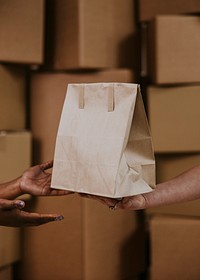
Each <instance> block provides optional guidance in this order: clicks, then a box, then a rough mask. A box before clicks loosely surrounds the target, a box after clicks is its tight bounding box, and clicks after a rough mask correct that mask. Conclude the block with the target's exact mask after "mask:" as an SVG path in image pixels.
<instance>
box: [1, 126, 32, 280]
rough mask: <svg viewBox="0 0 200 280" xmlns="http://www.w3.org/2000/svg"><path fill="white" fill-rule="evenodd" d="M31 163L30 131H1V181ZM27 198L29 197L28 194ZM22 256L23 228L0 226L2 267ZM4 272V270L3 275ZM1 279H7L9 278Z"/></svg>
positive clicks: (5, 180)
mask: <svg viewBox="0 0 200 280" xmlns="http://www.w3.org/2000/svg"><path fill="white" fill-rule="evenodd" d="M30 164H31V134H30V132H28V131H18V132H17V131H15V132H2V133H0V166H1V172H0V183H2V182H7V181H10V180H13V179H14V178H17V177H18V176H20V175H21V174H22V172H23V171H24V170H26V169H27V168H28V167H30ZM22 198H23V197H22ZM25 198H27V195H26V197H25ZM20 258H21V229H19V228H10V227H0V267H3V266H5V265H9V264H12V263H14V262H16V261H19V260H20ZM3 273H4V272H3V271H2V275H3ZM5 273H6V272H5ZM0 275H1V272H0ZM0 279H6V280H7V279H9V278H0Z"/></svg>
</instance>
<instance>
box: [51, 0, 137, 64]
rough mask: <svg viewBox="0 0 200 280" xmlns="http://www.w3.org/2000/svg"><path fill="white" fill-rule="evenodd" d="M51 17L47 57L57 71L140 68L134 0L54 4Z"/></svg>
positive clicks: (61, 0) (63, 1)
mask: <svg viewBox="0 0 200 280" xmlns="http://www.w3.org/2000/svg"><path fill="white" fill-rule="evenodd" d="M49 2H50V1H49ZM50 4H52V3H48V1H47V5H50ZM48 17H49V28H47V31H50V32H51V33H50V34H49V36H48V39H47V41H48V43H47V53H48V54H47V57H48V60H49V59H50V60H51V59H53V61H52V63H51V64H52V66H53V68H54V69H85V68H89V69H91V68H93V69H94V68H95V69H96V68H117V67H131V68H132V67H133V66H135V67H136V64H137V63H138V58H139V56H138V52H139V44H138V42H139V40H138V38H137V32H136V31H137V28H136V24H135V5H134V1H132V0H126V1H125V2H124V1H123V0H101V1H94V0H83V1H80V0H74V1H66V0H60V1H53V7H49V12H48ZM137 66H138V65H137Z"/></svg>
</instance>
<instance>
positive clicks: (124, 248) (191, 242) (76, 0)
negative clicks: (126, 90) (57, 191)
mask: <svg viewBox="0 0 200 280" xmlns="http://www.w3.org/2000/svg"><path fill="white" fill-rule="evenodd" d="M199 13H200V3H199V1H198V0H191V1H183V0H173V1H172V0H170V1H164V0H151V1H148V0H126V1H124V0H101V1H99V0H82V1H81V0H46V1H45V0H29V1H25V0H14V1H13V0H6V1H3V0H0V108H1V118H0V163H1V172H0V173H1V174H0V182H4V181H7V180H11V179H12V178H14V177H16V176H19V175H20V174H21V173H22V172H23V171H24V169H26V168H28V167H29V166H31V165H33V164H38V163H40V162H43V161H46V160H49V159H52V158H53V153H54V145H55V138H56V133H57V128H58V123H59V118H60V114H61V109H62V104H63V101H64V96H65V93H66V88H67V84H68V83H80V82H81V83H84V82H132V83H140V84H141V88H142V95H143V99H144V102H145V108H146V111H147V114H148V119H149V123H150V128H151V131H152V137H153V142H154V148H155V155H156V168H157V174H156V175H157V182H158V183H159V182H162V181H165V180H169V179H170V178H172V177H174V176H177V175H178V174H180V173H181V172H183V171H185V170H187V169H189V168H191V167H193V166H195V165H198V164H199V163H200V141H199V138H200V131H199V110H198V104H199V100H200V75H199V72H200V68H199V67H200V66H199V65H200V54H199V46H200V14H199ZM26 205H27V206H26V207H27V210H29V211H36V212H43V213H51V212H55V213H62V214H63V215H64V216H65V219H64V221H62V222H60V223H52V224H48V225H45V226H41V227H38V228H26V229H25V228H24V229H12V228H3V227H1V229H0V230H1V237H0V238H1V244H2V247H1V251H0V279H2V280H4V279H5V280H11V279H14V280H43V279H46V280H51V279H57V280H102V279H103V280H136V279H137V280H139V279H143V280H144V279H146V280H148V279H151V280H165V279H178V277H179V278H181V279H182V280H188V279H189V280H198V279H200V271H199V268H198V264H197V260H199V259H200V248H199V244H200V239H199V230H200V224H199V216H200V206H199V205H200V204H199V201H193V202H188V203H181V204H178V205H172V206H166V207H159V208H154V209H148V210H146V211H136V212H132V211H131V212H130V211H126V212H125V211H124V212H116V213H114V212H111V211H110V210H109V209H107V208H106V207H105V206H103V205H100V204H98V203H96V202H94V201H87V200H84V199H80V198H79V197H78V196H68V197H62V198H48V197H46V198H31V200H28V201H27V202H26ZM9 238H10V239H9ZM9 240H11V241H9ZM169 264H170V265H169ZM194 264H195V265H194Z"/></svg>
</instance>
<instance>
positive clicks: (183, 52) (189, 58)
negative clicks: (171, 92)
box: [148, 15, 200, 84]
mask: <svg viewBox="0 0 200 280" xmlns="http://www.w3.org/2000/svg"><path fill="white" fill-rule="evenodd" d="M199 33H200V17H198V16H176V15H174V16H158V17H156V18H155V19H153V20H152V21H151V23H150V25H149V39H148V48H149V50H148V51H149V59H148V63H149V66H148V67H149V69H148V71H149V76H150V79H151V81H152V82H153V83H155V84H180V83H195V82H200V76H199V72H200V64H199V61H200V52H199V49H200V36H199Z"/></svg>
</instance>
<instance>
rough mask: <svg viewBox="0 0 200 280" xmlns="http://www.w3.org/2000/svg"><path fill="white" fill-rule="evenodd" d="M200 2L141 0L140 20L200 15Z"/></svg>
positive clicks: (186, 0)
mask: <svg viewBox="0 0 200 280" xmlns="http://www.w3.org/2000/svg"><path fill="white" fill-rule="evenodd" d="M199 12H200V2H199V0H190V1H188V0H168V1H161V0H151V1H149V0H139V19H140V20H141V21H147V20H150V19H152V18H154V17H155V16H157V15H162V14H163V15H164V14H169V15H170V14H186V13H199Z"/></svg>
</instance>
